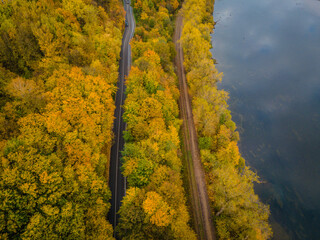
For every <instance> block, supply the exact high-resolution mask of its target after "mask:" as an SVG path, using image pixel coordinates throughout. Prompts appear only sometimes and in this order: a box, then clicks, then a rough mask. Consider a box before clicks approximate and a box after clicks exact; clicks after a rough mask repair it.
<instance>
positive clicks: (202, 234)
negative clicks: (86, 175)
mask: <svg viewBox="0 0 320 240" xmlns="http://www.w3.org/2000/svg"><path fill="white" fill-rule="evenodd" d="M182 20H183V18H182V16H181V15H180V14H179V15H178V16H177V19H176V28H175V33H174V43H175V48H176V51H177V55H176V59H175V64H176V71H177V75H178V78H179V88H180V101H179V102H180V103H179V104H180V117H181V119H182V120H183V126H182V131H183V136H184V138H183V141H184V156H185V158H186V159H185V161H186V162H187V163H186V164H187V171H188V175H189V187H190V195H191V196H190V198H191V199H190V200H191V204H192V211H193V219H194V223H195V224H194V225H195V230H196V232H197V234H198V236H199V238H200V239H206V240H215V239H216V238H215V229H214V227H213V224H212V219H211V210H210V206H209V199H208V194H207V188H206V183H205V178H204V172H203V169H202V164H201V160H200V154H199V147H198V137H197V133H196V129H195V126H194V122H193V115H192V109H191V101H190V97H189V94H188V87H187V83H186V76H185V72H184V67H183V51H182V47H181V44H180V41H179V40H180V37H181V31H182Z"/></svg>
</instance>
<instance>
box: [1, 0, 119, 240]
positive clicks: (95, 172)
mask: <svg viewBox="0 0 320 240" xmlns="http://www.w3.org/2000/svg"><path fill="white" fill-rule="evenodd" d="M121 9H122V6H121V3H120V2H118V1H115V0H111V1H87V0H62V1H54V0H50V1H48V0H32V1H27V0H14V1H3V2H2V3H0V159H1V162H0V238H1V239H111V238H112V226H111V225H110V223H109V222H108V221H107V220H106V216H107V212H108V210H109V207H110V206H109V205H110V204H109V198H110V191H109V188H108V185H107V182H108V181H107V179H106V171H107V169H106V168H107V166H108V161H109V159H108V157H107V156H108V149H110V147H111V142H112V132H111V130H112V124H113V112H114V100H113V96H114V93H115V83H116V82H117V79H118V72H117V70H118V60H119V56H120V47H121V29H123V26H124V24H123V17H124V13H123V10H121ZM106 149H107V150H106Z"/></svg>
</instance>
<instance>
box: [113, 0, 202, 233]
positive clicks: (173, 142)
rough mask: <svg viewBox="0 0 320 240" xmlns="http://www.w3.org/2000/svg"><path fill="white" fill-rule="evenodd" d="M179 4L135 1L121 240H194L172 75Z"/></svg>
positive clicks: (173, 75) (125, 111) (125, 115)
mask: <svg viewBox="0 0 320 240" xmlns="http://www.w3.org/2000/svg"><path fill="white" fill-rule="evenodd" d="M178 6H179V3H178V2H177V1H171V0H170V1H134V2H133V7H134V13H135V17H136V19H137V27H136V31H135V37H134V39H133V41H132V42H131V47H132V58H133V66H132V68H131V71H130V74H129V76H128V78H127V80H126V86H127V89H126V95H127V98H126V101H125V105H124V120H125V121H126V123H127V131H126V132H125V141H126V143H125V147H124V151H123V155H124V157H123V162H124V165H123V174H124V176H126V177H127V181H128V189H127V194H126V196H125V197H124V199H123V202H122V206H121V207H120V211H119V212H120V222H119V224H118V226H117V228H116V231H117V233H118V234H119V236H120V237H121V238H122V239H197V238H196V235H195V233H194V231H193V230H192V229H191V227H190V226H189V220H190V216H189V212H188V208H187V206H186V197H185V191H184V188H183V185H182V184H183V183H182V177H181V167H182V162H181V157H180V156H179V152H180V140H179V129H180V125H181V120H180V119H179V108H178V103H177V100H178V98H179V90H178V88H177V77H176V75H175V73H174V66H173V59H174V56H175V52H174V45H173V42H172V35H173V30H174V28H173V16H174V15H173V14H174V13H175V11H176V10H177V8H178Z"/></svg>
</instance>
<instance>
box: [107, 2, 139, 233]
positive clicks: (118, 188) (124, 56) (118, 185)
mask: <svg viewBox="0 0 320 240" xmlns="http://www.w3.org/2000/svg"><path fill="white" fill-rule="evenodd" d="M130 4H131V2H130V0H124V2H123V5H124V10H125V11H126V17H125V18H126V26H125V30H124V34H123V38H122V47H121V53H120V63H119V81H118V86H117V87H118V91H117V94H116V100H115V105H116V110H115V114H114V116H115V120H114V125H113V133H114V143H113V145H112V147H111V156H110V172H109V186H110V190H111V193H112V198H111V201H110V203H111V208H110V211H109V213H108V219H109V221H110V223H111V224H112V226H113V229H114V228H115V227H116V225H117V223H118V219H119V216H118V214H117V212H118V211H119V208H120V205H121V200H122V198H123V197H124V196H125V195H126V183H127V181H126V179H125V177H124V176H123V175H122V173H121V165H122V163H121V160H120V159H121V151H122V150H123V147H124V139H123V131H124V130H125V128H126V123H125V122H124V121H123V119H122V115H123V108H122V106H123V104H124V100H125V89H126V87H125V84H124V82H125V78H126V76H128V74H129V71H130V68H131V47H130V44H129V42H130V40H131V39H132V37H133V34H134V29H135V20H134V17H133V10H132V7H131V6H130ZM113 234H114V237H116V236H115V232H114V233H113Z"/></svg>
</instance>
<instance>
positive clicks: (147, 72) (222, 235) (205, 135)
mask: <svg viewBox="0 0 320 240" xmlns="http://www.w3.org/2000/svg"><path fill="white" fill-rule="evenodd" d="M122 4H123V3H122V2H121V1H118V0H108V1H103V0H14V1H9V0H4V1H2V2H1V3H0V159H1V161H0V239H113V237H112V236H113V231H116V232H117V236H119V237H120V238H121V239H197V236H196V233H195V232H194V230H193V228H192V224H191V219H190V213H189V207H188V205H187V194H186V192H187V191H186V189H185V188H184V184H183V175H182V168H183V163H182V152H181V142H180V134H179V133H180V127H181V124H182V120H180V118H179V105H178V99H179V90H178V86H177V84H178V81H177V76H176V74H175V67H174V64H173V61H174V57H175V48H174V43H173V40H172V36H173V32H174V18H175V14H177V12H178V10H179V9H180V8H181V6H182V3H181V2H180V1H178V0H157V1H156V0H134V1H132V6H133V8H134V14H135V19H136V21H137V27H136V31H135V36H134V39H133V40H132V42H131V49H132V62H133V64H132V68H131V71H130V74H129V76H128V77H127V79H126V100H125V104H124V106H123V108H124V121H125V122H126V124H127V130H126V131H125V132H124V138H125V148H124V150H123V152H122V155H123V159H122V161H123V169H122V172H123V175H124V176H125V177H126V178H127V181H128V189H127V193H126V196H125V197H124V199H123V201H122V205H121V208H120V211H119V214H120V220H119V224H118V226H117V227H116V229H115V230H113V229H112V226H111V224H110V223H109V222H108V220H107V217H106V216H107V213H108V210H109V208H110V203H109V199H110V196H111V192H110V190H109V186H108V172H109V168H108V166H109V161H110V159H109V157H110V148H111V145H112V140H113V133H112V127H113V120H114V110H115V106H114V98H115V93H116V83H117V81H118V66H119V58H120V50H121V39H122V33H123V30H124V27H125V23H124V16H125V12H124V10H123V5H122ZM213 4H214V3H213V1H212V0H185V2H184V4H183V7H182V13H183V16H184V27H183V36H182V44H183V48H184V59H185V62H184V65H185V69H186V74H187V80H188V85H189V90H190V95H191V97H192V107H193V115H194V120H195V124H196V129H197V133H198V137H199V147H200V153H201V159H202V163H203V167H204V170H205V174H206V183H207V189H208V193H209V199H210V204H211V209H212V214H213V219H214V224H215V227H216V230H217V235H218V236H217V237H218V239H269V238H270V237H271V235H272V231H271V228H270V226H269V224H268V217H269V208H268V206H266V205H264V204H263V203H261V202H260V200H259V199H258V197H257V195H256V194H255V193H254V190H253V184H254V182H259V178H258V176H257V175H256V174H255V173H254V172H253V171H252V170H250V168H249V167H247V166H246V165H245V160H244V159H243V158H242V157H241V155H240V153H239V149H238V146H237V142H238V140H239V134H238V133H237V131H236V126H235V124H234V122H232V120H231V114H230V111H229V110H228V106H227V98H228V94H227V93H226V92H224V91H222V90H218V89H217V83H218V82H219V81H221V79H222V73H219V72H218V71H217V69H216V67H215V65H214V60H213V59H212V55H211V53H210V48H211V44H210V41H211V40H210V33H211V31H212V29H213V27H214V22H213V18H212V11H213Z"/></svg>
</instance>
